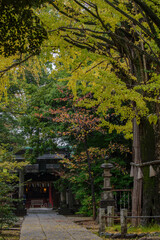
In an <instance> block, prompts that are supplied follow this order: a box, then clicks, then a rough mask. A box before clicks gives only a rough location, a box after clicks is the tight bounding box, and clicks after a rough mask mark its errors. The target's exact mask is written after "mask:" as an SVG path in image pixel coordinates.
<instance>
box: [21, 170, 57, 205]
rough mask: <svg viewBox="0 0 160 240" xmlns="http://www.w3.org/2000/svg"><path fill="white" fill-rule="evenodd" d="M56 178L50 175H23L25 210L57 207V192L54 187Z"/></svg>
mask: <svg viewBox="0 0 160 240" xmlns="http://www.w3.org/2000/svg"><path fill="white" fill-rule="evenodd" d="M58 178H59V177H58V176H56V175H55V174H53V173H52V174H51V173H38V174H35V173H27V174H25V182H26V185H25V189H24V194H25V198H26V208H30V207H31V208H36V207H38V208H39V207H43V208H44V207H46V208H48V207H52V208H58V207H59V202H60V201H59V198H60V196H59V192H58V191H57V190H56V189H55V187H54V182H55V181H56V180H58Z"/></svg>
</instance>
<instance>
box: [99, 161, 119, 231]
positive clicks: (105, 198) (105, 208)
mask: <svg viewBox="0 0 160 240" xmlns="http://www.w3.org/2000/svg"><path fill="white" fill-rule="evenodd" d="M101 168H103V169H104V173H103V178H104V184H103V193H102V196H101V201H100V209H99V224H100V229H99V231H100V232H104V231H105V216H114V205H115V201H114V198H113V193H112V187H111V183H110V178H111V176H112V174H111V173H110V170H111V169H112V168H113V164H111V163H103V164H102V165H101ZM113 223H114V220H113V218H108V219H107V226H112V225H113Z"/></svg>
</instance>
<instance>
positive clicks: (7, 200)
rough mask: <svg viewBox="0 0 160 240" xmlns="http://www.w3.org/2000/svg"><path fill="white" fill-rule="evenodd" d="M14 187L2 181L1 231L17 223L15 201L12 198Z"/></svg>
mask: <svg viewBox="0 0 160 240" xmlns="http://www.w3.org/2000/svg"><path fill="white" fill-rule="evenodd" d="M13 190H14V186H12V185H11V184H10V185H9V184H7V183H5V182H1V181H0V230H2V228H3V227H9V226H11V225H12V224H13V223H14V222H15V221H16V216H15V214H14V210H15V209H14V201H15V200H14V199H12V198H11V194H12V193H13Z"/></svg>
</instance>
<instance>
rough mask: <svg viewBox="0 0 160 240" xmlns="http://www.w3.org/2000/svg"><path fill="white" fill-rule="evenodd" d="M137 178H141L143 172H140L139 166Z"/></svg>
mask: <svg viewBox="0 0 160 240" xmlns="http://www.w3.org/2000/svg"><path fill="white" fill-rule="evenodd" d="M137 178H138V180H140V179H142V178H143V173H142V170H141V168H140V167H139V168H138V176H137Z"/></svg>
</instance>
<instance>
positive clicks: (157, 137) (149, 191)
mask: <svg viewBox="0 0 160 240" xmlns="http://www.w3.org/2000/svg"><path fill="white" fill-rule="evenodd" d="M142 123H143V124H142V136H141V149H142V151H141V152H142V161H143V162H151V161H154V160H160V122H159V120H158V122H157V124H156V126H155V128H153V125H151V124H150V123H149V122H148V121H147V120H143V121H142ZM152 167H153V168H154V169H155V170H157V167H158V165H152ZM143 175H144V178H143V209H142V215H143V216H156V215H160V204H159V203H160V184H159V182H160V174H159V173H158V174H157V176H155V177H149V165H147V166H145V167H143ZM152 220H154V219H142V221H141V223H142V224H143V225H144V224H148V223H149V222H151V221H152ZM156 221H158V222H159V221H160V219H156Z"/></svg>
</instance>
